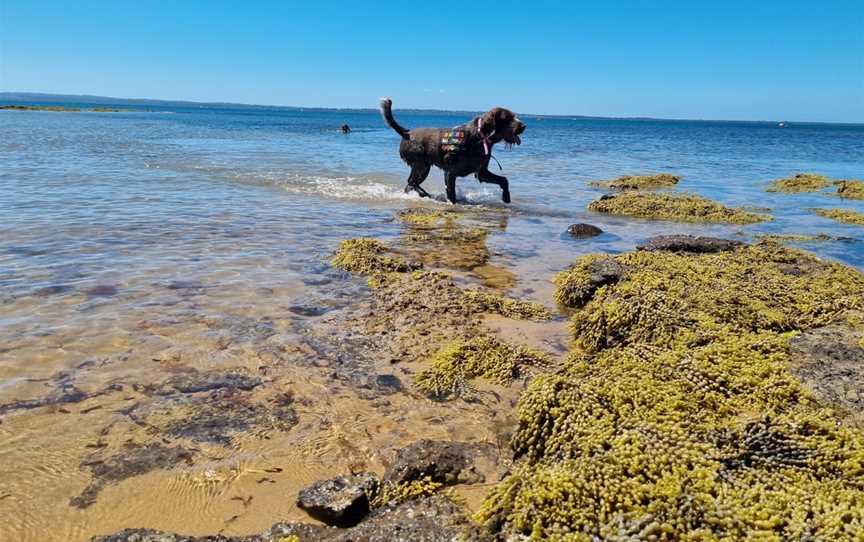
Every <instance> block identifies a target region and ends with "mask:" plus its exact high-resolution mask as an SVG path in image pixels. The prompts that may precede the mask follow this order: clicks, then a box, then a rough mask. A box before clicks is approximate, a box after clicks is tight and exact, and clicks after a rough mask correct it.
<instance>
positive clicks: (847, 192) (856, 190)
mask: <svg viewBox="0 0 864 542" xmlns="http://www.w3.org/2000/svg"><path fill="white" fill-rule="evenodd" d="M834 185H835V186H837V195H838V196H840V197H841V198H846V199H864V181H837V182H835V183H834Z"/></svg>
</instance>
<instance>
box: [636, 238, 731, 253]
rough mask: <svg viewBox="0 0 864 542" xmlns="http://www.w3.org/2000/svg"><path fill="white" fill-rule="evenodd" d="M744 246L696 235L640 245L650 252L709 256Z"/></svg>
mask: <svg viewBox="0 0 864 542" xmlns="http://www.w3.org/2000/svg"><path fill="white" fill-rule="evenodd" d="M741 246H744V243H742V242H741V241H734V240H732V239H720V238H719V237H702V236H699V237H696V236H694V235H658V236H656V237H649V238H648V240H647V241H645V244H643V245H638V246H637V247H636V248H637V249H639V250H647V251H648V252H661V251H662V252H693V253H698V254H707V253H715V252H727V251H730V250H735V249H736V248H738V247H741Z"/></svg>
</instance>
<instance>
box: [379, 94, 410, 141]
mask: <svg viewBox="0 0 864 542" xmlns="http://www.w3.org/2000/svg"><path fill="white" fill-rule="evenodd" d="M380 105H381V114H382V115H384V120H386V121H387V124H388V125H389V126H390V128H393V129H394V130H396V133H397V134H399V135H400V136H402V139H408V133H409V131H408V130H406V129H405V128H403V127H401V126H399V123H398V122H396V119H394V118H393V111H392V110H391V109H390V108H391V107H393V100H391V99H390V98H381V102H380Z"/></svg>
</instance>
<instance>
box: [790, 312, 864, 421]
mask: <svg viewBox="0 0 864 542" xmlns="http://www.w3.org/2000/svg"><path fill="white" fill-rule="evenodd" d="M862 335H864V332H861V331H856V330H854V329H852V328H851V327H849V326H846V325H844V324H831V325H828V326H825V327H820V328H814V329H809V330H807V331H804V332H802V333H801V334H799V335H797V336H796V337H794V338H793V339H792V340H791V341H790V342H789V361H790V363H789V370H790V371H791V372H792V374H794V375H795V376H796V377H797V378H798V379H800V380H801V382H802V383H803V384H804V385H805V386H806V387H807V389H808V390H810V391H811V392H812V393H813V396H814V397H815V398H816V399H817V400H818V401H819V402H821V403H823V404H825V405H828V406H830V407H832V408H834V409H836V410H837V411H839V412H840V413H841V414H842V415H844V418H845V421H846V422H848V423H850V424H852V425H857V426H858V427H864V347H862V343H861V340H862Z"/></svg>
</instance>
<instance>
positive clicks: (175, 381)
mask: <svg viewBox="0 0 864 542" xmlns="http://www.w3.org/2000/svg"><path fill="white" fill-rule="evenodd" d="M260 385H261V379H260V378H256V377H252V376H249V375H245V374H243V373H229V372H219V371H211V372H206V373H202V372H194V373H191V374H181V375H177V376H174V377H171V378H169V379H168V380H167V381H165V382H163V383H162V384H160V385H159V386H158V387H156V388H155V389H153V393H155V394H156V395H169V394H172V393H176V392H179V393H200V392H202V391H212V390H217V389H223V388H226V389H230V390H243V391H249V390H251V389H254V388H256V387H258V386H260Z"/></svg>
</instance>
